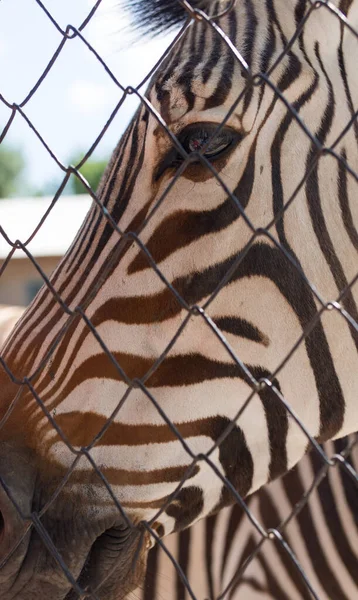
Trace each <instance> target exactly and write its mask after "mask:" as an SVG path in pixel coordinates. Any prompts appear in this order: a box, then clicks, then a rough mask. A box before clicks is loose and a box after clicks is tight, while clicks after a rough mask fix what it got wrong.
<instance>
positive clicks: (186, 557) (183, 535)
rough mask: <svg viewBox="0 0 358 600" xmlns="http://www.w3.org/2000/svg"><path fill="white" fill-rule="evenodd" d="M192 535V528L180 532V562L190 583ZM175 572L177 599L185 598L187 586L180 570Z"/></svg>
mask: <svg viewBox="0 0 358 600" xmlns="http://www.w3.org/2000/svg"><path fill="white" fill-rule="evenodd" d="M191 537H192V531H191V529H185V530H184V531H181V532H180V533H179V556H178V563H179V565H180V566H181V568H182V569H183V572H184V574H185V576H186V578H187V579H188V581H189V583H190V579H189V572H188V567H189V564H190V558H191V556H190V541H191ZM194 558H195V557H194ZM175 572H176V589H175V591H176V594H175V597H176V600H185V598H186V587H185V585H184V583H183V581H182V578H181V577H180V575H179V572H178V571H177V570H176V571H175Z"/></svg>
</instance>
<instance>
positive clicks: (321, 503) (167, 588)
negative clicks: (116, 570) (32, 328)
mask: <svg viewBox="0 0 358 600" xmlns="http://www.w3.org/2000/svg"><path fill="white" fill-rule="evenodd" d="M23 311H24V309H23V308H22V307H18V306H1V307H0V344H1V343H2V342H3V341H4V340H5V339H6V337H7V335H8V334H9V333H10V328H11V326H13V325H14V324H15V323H16V322H17V320H18V319H19V318H20V316H21V314H22V313H23ZM357 441H358V437H357V435H356V436H355V437H353V436H352V440H351V441H350V443H351V445H352V450H351V461H352V466H353V467H354V468H355V471H358V445H357ZM346 447H347V446H346V444H345V440H344V439H342V440H339V441H336V442H335V443H334V445H333V447H332V444H329V443H327V442H326V444H323V450H324V451H325V453H326V455H328V456H329V455H332V454H333V453H336V454H339V453H341V452H342V451H343V450H344V449H345V448H346ZM320 470H321V464H320V462H319V461H317V460H315V457H314V455H309V456H304V457H303V458H302V459H301V461H300V462H299V463H298V465H296V467H295V468H294V469H292V470H291V471H290V472H289V473H288V474H287V475H286V476H283V477H282V478H281V479H278V480H275V481H274V482H272V483H271V484H269V485H267V486H265V487H263V488H261V490H260V491H259V492H256V494H254V495H253V496H251V498H250V499H248V502H247V505H248V507H249V508H250V510H251V511H252V512H254V513H256V514H260V522H262V523H263V524H264V525H265V527H266V528H267V529H269V528H272V527H274V526H275V527H277V525H278V521H277V519H278V516H277V515H280V520H281V522H285V520H286V519H287V516H288V513H289V514H292V512H293V511H294V509H295V505H297V504H298V503H299V502H302V497H303V495H304V493H306V494H307V491H306V486H307V482H310V478H311V479H312V475H314V476H315V477H317V475H319V474H320ZM342 475H343V474H342V473H339V474H337V472H333V471H332V470H331V469H330V470H329V471H328V473H327V476H326V480H324V483H323V485H322V487H321V488H320V489H319V491H318V490H317V489H316V491H315V492H314V494H315V496H316V499H315V501H314V502H313V501H312V499H309V501H308V502H307V504H306V505H305V507H304V509H303V510H301V512H299V513H298V516H297V520H298V529H299V531H300V537H301V540H302V542H303V543H301V544H299V546H298V549H297V550H296V548H295V546H296V544H297V539H298V538H297V533H296V531H294V532H293V534H292V536H291V540H290V545H291V547H293V548H294V549H295V554H296V556H297V557H298V560H299V562H300V564H301V565H304V570H305V573H306V576H307V577H308V579H309V581H314V582H315V583H316V585H314V586H313V587H314V589H315V591H316V593H317V595H318V597H319V598H320V600H325V599H327V600H349V598H353V597H355V596H356V595H357V594H358V577H357V573H358V558H357V556H356V552H355V548H358V539H357V527H356V524H357V522H358V503H357V500H356V495H355V492H354V489H352V483H350V480H349V479H348V478H347V477H346V478H344V476H342ZM254 503H255V506H252V504H254ZM285 510H286V511H287V510H288V513H287V512H285ZM243 517H244V511H243V510H242V509H241V507H240V506H239V505H238V504H234V505H233V506H232V507H229V508H226V509H223V510H222V511H221V513H220V518H218V516H217V515H212V516H210V517H206V519H203V520H202V521H199V523H197V524H196V525H194V526H193V527H192V529H190V530H189V529H186V530H184V531H182V532H179V533H173V534H171V535H170V536H169V537H168V538H167V540H166V543H165V545H166V547H167V548H168V549H169V551H170V553H171V556H172V557H174V558H175V559H176V560H177V561H178V563H179V565H180V567H181V569H182V570H183V573H184V574H185V576H186V577H187V579H188V581H189V583H190V585H191V587H192V589H193V590H194V593H195V594H196V596H197V597H198V598H201V597H204V596H205V597H207V596H208V597H210V598H216V597H217V596H218V595H219V594H222V590H226V589H227V590H228V593H229V592H230V594H231V592H232V588H233V587H234V589H235V593H236V594H237V595H238V598H240V597H241V598H242V597H243V596H244V594H245V600H262V598H263V597H265V596H267V597H269V598H275V600H287V599H288V598H289V599H290V600H294V599H295V597H297V599H301V598H308V599H309V598H311V597H312V596H310V595H309V592H308V591H307V587H306V586H305V585H304V584H303V583H302V581H301V580H300V579H299V578H297V574H296V569H295V566H294V564H293V563H292V561H290V560H289V559H287V556H286V555H285V554H284V553H282V552H281V556H280V557H279V560H277V552H274V553H271V552H269V551H267V552H266V553H264V556H261V554H259V556H258V559H257V560H253V562H252V564H251V566H250V572H248V568H247V567H246V568H243V565H245V562H244V561H245V558H246V560H247V559H248V558H249V557H250V556H251V555H252V553H253V552H254V551H255V546H256V548H257V547H258V546H259V544H260V538H259V536H258V535H257V531H256V530H254V529H253V528H252V525H251V524H250V523H249V522H248V521H247V520H245V519H244V518H243ZM332 523H333V524H334V525H335V527H334V529H333V528H332ZM291 528H292V527H291ZM322 530H323V533H322ZM312 532H313V536H312ZM255 534H256V535H255ZM327 536H328V540H329V541H328V543H327V541H326V540H327ZM255 538H258V539H256V540H255ZM322 539H325V541H326V545H325V546H323V545H322V544H321V542H320V540H322ZM301 540H300V542H301ZM317 548H318V551H317ZM264 550H266V548H265V549H264ZM269 550H271V548H269ZM261 553H262V552H261ZM317 554H318V555H319V560H317ZM272 555H273V557H274V558H273V560H272ZM230 557H233V559H231V560H230ZM312 557H314V560H313V561H312V560H311V558H312ZM337 565H338V567H337ZM227 567H229V568H227ZM240 567H241V569H242V570H243V572H242V574H241V577H240V578H239V579H237V578H236V575H237V573H238V571H239V569H240ZM262 578H263V581H262ZM231 582H232V585H230V584H231ZM290 588H291V589H290ZM203 589H205V591H206V592H207V593H206V594H204V595H203V593H202V592H203ZM317 589H318V591H317ZM133 597H134V598H135V599H136V600H138V599H139V598H141V599H142V600H166V599H168V600H169V599H170V600H174V599H176V600H185V599H186V598H187V597H188V594H187V590H186V588H185V585H184V584H183V581H182V579H181V577H179V576H178V572H177V570H176V568H175V566H173V564H172V562H171V560H169V559H168V557H167V555H166V554H165V553H164V552H160V547H159V546H158V545H156V546H155V547H154V548H152V549H151V550H150V553H149V555H148V562H147V566H146V572H145V579H144V583H143V585H142V586H141V587H140V588H139V589H138V590H136V591H135V594H134V596H133ZM230 598H233V599H235V595H230Z"/></svg>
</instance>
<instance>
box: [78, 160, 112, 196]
mask: <svg viewBox="0 0 358 600" xmlns="http://www.w3.org/2000/svg"><path fill="white" fill-rule="evenodd" d="M80 160H81V156H76V157H74V159H73V160H72V161H71V164H72V165H76V164H77V163H79V161H80ZM107 162H108V161H107V160H104V159H103V160H95V159H91V158H89V159H88V160H87V161H86V162H85V164H84V165H83V166H82V167H81V168H80V169H79V171H80V173H81V174H82V175H83V177H84V178H85V179H87V181H88V183H89V184H90V186H91V188H92V189H93V191H96V189H97V187H98V184H99V182H100V179H101V177H102V175H103V172H104V170H105V168H106V166H107ZM70 189H71V191H72V193H73V194H85V193H86V192H87V190H86V188H85V186H84V185H83V184H82V183H81V181H80V180H79V179H78V177H76V176H75V175H73V176H72V177H71V186H70Z"/></svg>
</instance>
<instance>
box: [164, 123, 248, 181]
mask: <svg viewBox="0 0 358 600" xmlns="http://www.w3.org/2000/svg"><path fill="white" fill-rule="evenodd" d="M217 129H218V124H217V123H191V124H190V125H188V126H187V127H185V128H184V129H183V130H182V131H181V132H180V133H179V134H178V135H177V138H178V141H179V142H180V144H181V145H182V147H183V148H184V150H185V151H186V152H187V154H191V153H193V152H199V151H200V150H201V149H202V148H203V147H204V146H205V145H206V144H207V143H208V142H209V144H208V145H207V147H206V149H205V151H204V152H203V156H205V157H206V158H207V159H208V160H209V161H210V162H215V161H216V160H218V159H219V158H224V157H225V156H226V155H227V154H228V153H229V152H231V151H232V150H233V148H234V147H235V146H236V145H237V144H238V143H239V142H241V140H242V139H243V135H242V133H239V132H238V131H235V130H234V129H232V128H231V127H223V128H222V129H221V130H220V131H219V132H218V133H216V132H217ZM184 160H185V158H184V156H183V155H182V154H181V153H180V152H179V151H178V150H177V149H176V148H171V149H170V150H169V152H168V153H167V154H166V155H165V157H164V158H163V160H162V161H161V162H160V164H159V166H158V168H157V171H156V174H155V181H158V179H160V177H161V176H162V175H163V173H164V172H165V171H166V170H167V169H173V168H178V167H179V166H180V165H181V164H182V162H183V161H184ZM192 164H195V165H197V166H202V165H201V163H200V161H195V163H192Z"/></svg>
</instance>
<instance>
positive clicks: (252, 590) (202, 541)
mask: <svg viewBox="0 0 358 600" xmlns="http://www.w3.org/2000/svg"><path fill="white" fill-rule="evenodd" d="M357 441H358V436H357V434H356V435H355V436H352V437H351V439H350V440H349V442H348V440H345V439H342V440H338V441H335V442H334V443H332V442H326V443H325V444H323V449H324V451H325V452H326V454H327V455H329V456H332V455H333V454H334V453H337V454H338V453H340V452H342V451H344V449H346V448H347V447H349V446H350V447H351V453H350V460H351V462H352V465H354V467H355V470H357V468H358V446H357ZM321 466H322V465H321V463H320V461H319V460H317V457H316V455H315V454H314V453H310V454H308V455H306V456H304V457H303V458H302V459H301V461H300V462H299V463H298V464H297V465H296V466H295V467H294V468H293V469H292V470H291V471H290V472H289V473H287V474H286V475H284V476H283V477H281V478H279V479H276V480H275V481H273V482H271V483H270V484H268V485H266V486H264V487H262V488H261V489H260V490H259V491H258V492H256V493H255V494H253V495H252V496H251V497H250V498H248V500H247V505H248V506H249V508H250V510H251V511H252V512H253V513H254V514H256V515H257V516H258V518H259V520H260V522H261V523H263V524H264V526H265V527H266V528H267V529H269V528H272V527H277V526H278V525H279V523H284V524H285V527H284V529H283V530H284V532H285V537H286V539H287V540H288V541H289V543H290V547H291V548H292V549H293V550H294V553H295V556H296V558H297V559H298V561H299V563H300V565H301V567H302V568H303V570H304V573H305V575H306V577H307V579H308V581H309V582H310V583H311V585H312V588H313V590H314V593H315V594H316V597H317V598H319V600H351V599H352V598H356V597H357V595H358V554H357V548H358V529H357V524H358V503H357V496H356V490H355V486H354V484H353V483H352V481H351V480H350V479H349V478H348V477H347V476H346V474H345V473H343V472H342V471H340V470H338V471H337V469H336V468H334V469H329V471H328V473H327V476H326V477H325V478H324V479H322V480H320V472H321ZM317 477H318V479H319V480H320V483H319V485H317V486H315V485H314V484H313V482H316V481H317V479H316V478H317ZM311 489H313V491H312V494H311V495H309V493H310V492H311ZM305 495H306V496H308V501H307V503H306V504H305V505H304V507H303V508H302V510H301V511H300V512H298V511H296V507H297V506H301V503H302V498H303V497H304V496H305ZM294 509H295V510H294ZM293 512H295V518H294V519H292V520H291V521H288V519H287V518H288V516H289V515H291V514H292V513H293ZM262 541H263V540H262V538H261V537H260V535H259V534H258V532H257V530H256V529H255V528H254V527H253V526H252V524H251V523H250V522H249V520H248V519H247V518H245V513H244V511H243V510H242V508H241V507H240V506H239V505H238V504H234V505H233V506H231V507H228V508H225V509H223V510H222V511H221V512H220V513H218V514H216V515H212V516H209V517H206V518H205V519H203V520H202V521H199V522H198V523H197V524H195V525H194V526H193V527H192V528H190V529H186V530H184V531H181V532H179V533H173V534H171V535H170V536H169V537H168V538H166V539H165V546H166V548H167V550H169V551H170V554H171V557H173V558H174V559H176V561H177V562H178V564H179V565H180V567H181V569H182V571H183V574H184V575H185V576H186V578H187V580H188V582H189V584H190V586H191V588H192V590H193V591H194V594H195V597H196V598H198V599H200V600H203V599H204V598H210V599H214V598H215V599H217V598H220V599H222V600H229V599H230V600H240V599H242V598H244V599H245V600H266V599H267V600H272V599H274V600H302V599H305V600H311V599H312V598H313V595H311V593H310V590H309V588H308V587H307V586H306V585H305V582H304V581H303V580H302V579H301V578H300V576H299V574H298V571H297V568H296V566H295V564H294V563H293V562H292V560H291V559H290V557H289V556H288V554H287V553H286V552H284V551H283V550H282V548H281V547H280V546H279V545H278V544H276V543H275V542H272V541H270V540H265V542H264V544H263V545H261V546H260V542H261V544H262ZM259 547H260V550H259V552H258V553H257V554H255V552H256V549H258V548H259ZM252 555H254V558H253V559H252V561H251V562H249V559H250V557H251V556H252ZM130 598H133V600H134V599H135V600H169V599H170V600H187V599H189V598H190V595H189V593H188V590H187V589H186V587H185V585H184V583H183V579H182V577H181V576H180V574H179V573H178V571H177V569H176V567H175V566H174V565H173V563H172V562H171V560H170V559H169V558H168V556H167V555H166V553H165V552H164V551H162V550H161V548H160V546H159V545H156V546H155V547H154V548H152V549H151V550H150V552H149V556H148V563H147V569H146V575H145V580H144V583H143V585H142V586H141V587H140V588H138V589H137V590H136V591H135V593H133V596H130Z"/></svg>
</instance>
